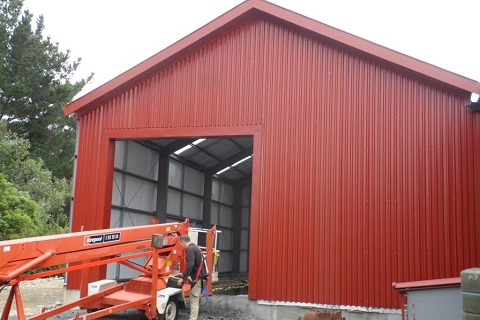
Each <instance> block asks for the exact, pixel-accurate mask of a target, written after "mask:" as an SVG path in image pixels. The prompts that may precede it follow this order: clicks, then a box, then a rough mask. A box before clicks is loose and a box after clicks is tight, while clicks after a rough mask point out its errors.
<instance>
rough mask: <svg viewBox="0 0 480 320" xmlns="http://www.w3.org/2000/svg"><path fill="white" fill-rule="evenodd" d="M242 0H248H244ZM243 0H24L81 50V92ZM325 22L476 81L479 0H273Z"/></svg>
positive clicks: (76, 52)
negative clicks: (86, 79) (86, 81)
mask: <svg viewBox="0 0 480 320" xmlns="http://www.w3.org/2000/svg"><path fill="white" fill-rule="evenodd" d="M247 1H248V0H247ZM241 2H242V0H169V1H165V0H135V1H126V0H78V1H76V0H25V3H24V8H25V9H29V10H30V12H31V13H33V14H34V15H35V16H38V15H39V14H43V16H44V18H45V31H44V35H49V36H51V38H52V40H53V41H55V42H58V43H59V44H60V48H61V49H62V50H66V49H70V50H71V55H72V57H81V58H82V65H81V67H80V69H79V71H78V73H77V75H78V76H86V75H88V74H89V73H90V72H94V73H95V78H94V80H93V82H92V83H91V84H90V85H89V86H88V87H86V88H85V90H84V92H88V91H90V90H92V89H94V88H96V87H98V86H100V85H102V84H103V83H105V82H107V81H108V80H111V79H112V78H114V77H115V76H117V75H119V74H121V73H122V72H124V71H126V70H128V69H130V68H131V67H133V66H135V65H136V64H138V63H140V62H142V61H143V60H145V59H147V58H148V57H150V56H152V55H154V54H155V53H157V52H159V51H161V50H162V49H164V48H166V47H168V46H169V45H171V44H173V43H174V42H176V41H178V40H180V39H181V38H183V37H184V36H186V35H188V34H190V33H192V32H193V31H195V30H196V29H198V28H200V27H202V26H203V25H205V24H206V23H208V22H210V21H211V20H213V19H215V18H216V17H218V16H219V15H221V14H223V13H225V12H226V11H228V10H230V9H231V8H233V7H235V6H236V5H238V4H240V3H241ZM270 2H273V3H275V4H277V5H280V6H282V7H285V8H287V9H290V10H292V11H295V12H298V13H300V14H303V15H305V16H308V17H310V18H313V19H315V20H318V21H320V22H323V23H325V24H328V25H330V26H332V27H335V28H338V29H341V30H343V31H346V32H349V33H352V34H354V35H356V36H359V37H362V38H364V39H367V40H369V41H372V42H375V43H377V44H380V45H382V46H385V47H388V48H390V49H393V50H396V51H399V52H402V53H404V54H407V55H409V56H412V57H414V58H417V59H420V60H423V61H426V62H428V63H431V64H434V65H436V66H438V67H441V68H444V69H446V70H449V71H453V72H455V73H457V74H460V75H462V76H465V77H468V78H471V79H474V80H477V81H480V34H479V31H480V1H479V0H273V1H270Z"/></svg>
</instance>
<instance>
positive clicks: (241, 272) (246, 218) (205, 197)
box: [107, 136, 254, 281]
mask: <svg viewBox="0 0 480 320" xmlns="http://www.w3.org/2000/svg"><path fill="white" fill-rule="evenodd" d="M253 156H254V155H253V136H235V137H214V138H212V137H194V138H178V139H172V138H168V139H167V138H163V139H131V140H116V141H115V160H114V175H113V176H114V179H113V187H112V190H113V192H112V206H111V219H110V227H111V228H116V227H127V226H137V225H145V224H148V223H150V221H151V219H152V218H156V219H159V220H160V222H174V221H184V220H185V219H186V218H188V219H190V225H191V226H192V227H204V228H209V227H211V226H212V225H216V226H217V228H218V229H219V230H220V231H221V233H220V234H219V237H218V249H219V250H220V251H221V254H220V258H219V261H218V271H219V275H220V278H222V277H229V278H231V277H232V276H233V277H237V276H239V277H240V278H241V279H245V277H247V276H248V262H249V261H248V260H249V237H250V212H251V190H252V187H251V185H252V167H253ZM136 263H139V264H143V261H141V259H140V260H139V261H136ZM136 275H137V274H136V271H134V270H132V269H130V268H126V267H123V266H121V265H119V264H111V265H109V266H108V268H107V278H109V279H117V280H120V281H121V280H124V279H128V278H131V277H134V276H136Z"/></svg>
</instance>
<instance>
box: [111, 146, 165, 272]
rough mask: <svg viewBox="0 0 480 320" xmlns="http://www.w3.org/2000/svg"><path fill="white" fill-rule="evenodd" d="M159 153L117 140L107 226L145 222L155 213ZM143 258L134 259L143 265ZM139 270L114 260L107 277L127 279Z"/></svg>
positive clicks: (123, 225) (125, 225)
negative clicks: (108, 223)
mask: <svg viewBox="0 0 480 320" xmlns="http://www.w3.org/2000/svg"><path fill="white" fill-rule="evenodd" d="M158 160H159V156H158V153H157V152H155V151H153V150H151V149H149V148H147V147H145V146H143V145H141V144H139V143H137V142H135V141H116V142H115V160H114V177H113V188H112V211H111V216H110V227H111V228H118V227H129V226H139V225H147V224H149V223H150V221H151V219H152V218H153V217H154V216H155V210H156V197H157V177H158ZM145 261H146V260H145V258H138V259H133V262H135V263H137V264H140V265H143V264H144V263H145ZM138 274H139V272H138V271H135V270H133V269H131V268H127V267H124V266H122V265H120V264H117V263H114V264H109V265H108V266H107V278H109V279H127V278H132V277H135V276H137V275H138Z"/></svg>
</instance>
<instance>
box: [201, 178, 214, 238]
mask: <svg viewBox="0 0 480 320" xmlns="http://www.w3.org/2000/svg"><path fill="white" fill-rule="evenodd" d="M212 181H213V178H212V175H211V174H208V173H205V179H204V181H203V219H202V228H206V229H209V228H211V223H212Z"/></svg>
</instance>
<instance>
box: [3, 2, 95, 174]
mask: <svg viewBox="0 0 480 320" xmlns="http://www.w3.org/2000/svg"><path fill="white" fill-rule="evenodd" d="M22 8H23V0H2V1H1V2H0V60H1V63H0V119H4V120H7V121H8V127H9V129H11V130H12V131H14V132H15V133H17V134H18V135H20V136H21V137H23V138H25V139H27V140H29V141H30V152H31V153H32V155H33V156H34V157H39V158H41V159H43V161H44V163H45V166H46V167H47V168H48V169H49V170H50V171H51V172H52V173H53V175H54V176H56V177H67V178H70V177H71V176H72V173H73V155H74V148H75V123H74V119H73V118H72V117H65V116H64V115H63V112H62V107H63V106H64V105H65V104H67V103H68V102H70V101H71V100H72V99H73V97H74V96H75V95H76V94H77V93H78V92H80V90H81V89H82V88H83V87H84V86H85V84H86V83H87V82H88V81H90V79H91V77H92V76H93V74H92V75H90V77H88V78H86V79H82V80H80V81H72V76H73V74H74V72H75V71H76V70H77V68H78V66H79V64H80V61H81V59H77V60H75V61H74V62H70V51H68V50H67V51H66V52H62V51H60V50H59V47H58V43H53V42H52V41H51V39H50V38H49V37H46V38H45V37H44V36H43V34H42V33H43V29H44V19H43V16H40V17H39V18H38V20H37V21H36V27H35V30H33V28H32V19H33V16H32V14H30V13H29V12H28V11H22Z"/></svg>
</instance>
